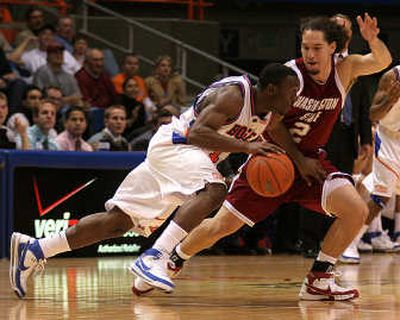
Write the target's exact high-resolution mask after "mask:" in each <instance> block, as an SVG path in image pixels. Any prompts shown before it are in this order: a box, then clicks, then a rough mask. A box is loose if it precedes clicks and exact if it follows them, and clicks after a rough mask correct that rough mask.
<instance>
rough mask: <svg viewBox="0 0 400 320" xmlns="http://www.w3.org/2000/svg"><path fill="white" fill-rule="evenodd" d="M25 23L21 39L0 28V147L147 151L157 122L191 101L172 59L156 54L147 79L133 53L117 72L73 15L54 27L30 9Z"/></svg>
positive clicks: (167, 117)
mask: <svg viewBox="0 0 400 320" xmlns="http://www.w3.org/2000/svg"><path fill="white" fill-rule="evenodd" d="M25 20H26V21H25V23H26V27H25V29H23V30H21V31H20V32H19V33H18V34H16V35H15V37H10V35H9V34H8V33H7V32H6V31H4V32H2V31H3V30H0V148H7V149H10V148H15V149H22V150H37V149H42V150H65V151H96V150H109V151H130V150H146V149H147V144H148V142H149V140H150V138H151V137H152V135H153V133H154V132H155V131H156V130H157V128H158V126H160V125H161V124H164V123H169V122H170V121H171V119H172V117H173V116H179V114H180V113H181V111H182V109H183V108H184V107H185V106H186V103H187V96H186V85H185V82H184V81H183V79H182V77H181V76H180V75H179V74H178V73H177V72H175V71H174V69H173V61H172V59H171V57H169V56H167V55H164V56H160V57H158V59H157V60H156V62H155V66H154V72H153V73H152V74H150V75H148V76H147V77H142V76H141V75H140V59H139V57H138V55H137V54H135V53H129V54H126V55H125V56H124V57H123V59H122V61H121V64H120V68H119V70H118V72H115V70H113V72H111V71H110V70H111V69H112V68H108V65H107V55H106V54H105V51H104V50H101V49H99V48H93V47H91V46H90V43H89V41H88V39H86V38H85V37H82V36H79V35H77V34H76V32H75V28H74V21H73V19H72V18H71V17H69V16H61V17H59V18H58V21H57V23H56V25H51V24H49V23H48V22H47V21H46V18H45V15H44V12H43V10H41V9H40V8H38V7H32V8H30V9H29V10H28V11H27V12H26V16H25Z"/></svg>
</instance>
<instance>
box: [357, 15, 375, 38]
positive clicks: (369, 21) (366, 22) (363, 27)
mask: <svg viewBox="0 0 400 320" xmlns="http://www.w3.org/2000/svg"><path fill="white" fill-rule="evenodd" d="M357 23H358V27H359V29H360V33H361V36H362V37H363V38H364V40H365V41H368V42H370V41H372V40H374V39H376V38H377V37H378V34H379V31H380V30H379V28H378V20H377V19H376V17H373V18H372V17H370V16H369V14H368V13H364V19H363V18H362V17H361V16H357Z"/></svg>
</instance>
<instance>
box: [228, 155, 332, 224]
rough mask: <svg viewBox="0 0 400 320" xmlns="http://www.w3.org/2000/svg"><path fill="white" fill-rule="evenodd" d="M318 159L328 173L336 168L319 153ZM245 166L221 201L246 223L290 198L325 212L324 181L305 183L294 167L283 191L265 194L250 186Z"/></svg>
mask: <svg viewBox="0 0 400 320" xmlns="http://www.w3.org/2000/svg"><path fill="white" fill-rule="evenodd" d="M319 161H320V162H321V165H322V166H323V168H324V169H325V170H326V172H327V174H330V173H333V172H338V170H337V169H336V168H335V166H333V165H332V164H331V163H330V162H329V161H328V160H327V159H325V158H324V157H319ZM247 163H248V162H247ZM246 169H247V164H245V165H244V166H243V167H242V170H241V173H240V174H239V175H238V176H237V177H236V179H235V180H234V182H233V184H232V186H231V188H230V191H229V193H228V195H227V197H226V199H225V201H224V206H225V207H226V208H228V209H229V210H230V211H231V212H232V213H233V214H235V215H236V216H237V217H238V218H240V219H241V220H243V221H244V222H245V223H246V224H248V225H249V226H253V225H254V224H255V223H257V222H259V221H262V220H264V219H265V218H266V217H268V216H269V215H270V214H272V213H273V212H274V211H275V210H276V209H277V208H278V207H279V206H280V205H281V204H283V203H289V202H296V203H298V204H299V205H301V206H303V207H305V208H307V209H310V210H313V211H316V212H320V213H324V214H325V211H324V210H323V209H322V207H321V196H322V186H323V184H321V183H318V182H316V181H315V182H314V183H313V184H312V185H311V186H308V185H307V184H306V182H305V180H304V179H303V178H302V177H301V176H300V174H299V172H298V171H297V170H296V177H295V180H294V182H293V185H292V187H291V188H290V189H289V190H288V191H287V192H286V193H285V194H283V195H281V196H278V197H275V198H267V197H262V196H260V195H258V194H257V193H255V192H254V191H253V190H252V189H251V187H250V186H249V184H248V182H247V179H246Z"/></svg>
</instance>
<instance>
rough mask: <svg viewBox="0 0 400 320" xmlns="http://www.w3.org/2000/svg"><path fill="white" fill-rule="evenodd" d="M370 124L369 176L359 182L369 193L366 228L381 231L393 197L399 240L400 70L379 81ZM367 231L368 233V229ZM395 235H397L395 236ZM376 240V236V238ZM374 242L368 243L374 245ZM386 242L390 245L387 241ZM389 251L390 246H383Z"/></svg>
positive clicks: (354, 247) (354, 246)
mask: <svg viewBox="0 0 400 320" xmlns="http://www.w3.org/2000/svg"><path fill="white" fill-rule="evenodd" d="M370 118H371V121H374V122H377V128H376V131H375V152H374V159H373V162H372V172H371V173H370V174H369V175H368V176H367V177H366V178H365V179H363V181H362V185H363V186H364V188H365V189H366V190H367V191H368V192H369V194H368V193H367V194H364V197H365V198H366V201H367V202H368V208H369V216H368V218H367V221H366V224H373V225H372V228H371V229H375V231H377V233H379V232H381V231H382V223H381V221H380V220H381V217H380V213H381V211H382V210H383V209H385V208H386V206H387V205H388V203H389V200H390V199H391V198H392V197H393V195H396V200H395V205H394V210H395V215H394V218H395V235H394V240H395V242H396V240H397V238H398V237H399V236H400V66H399V65H398V66H395V67H393V68H392V69H390V70H389V71H387V72H386V73H385V74H384V75H383V76H382V78H381V79H380V81H379V86H378V91H377V92H376V94H375V96H374V99H373V101H372V105H371V109H370ZM369 230H370V229H369ZM396 232H397V234H396ZM361 236H362V234H361V233H360V234H359V235H358V237H356V238H355V239H354V241H353V242H352V244H351V245H350V246H349V247H348V248H347V250H346V251H345V253H346V252H349V253H350V254H351V256H358V259H355V260H354V263H358V262H359V260H360V258H359V255H358V251H357V244H358V242H359V240H360V238H361ZM375 236H379V234H377V235H375ZM373 240H374V239H371V241H373ZM386 241H387V242H389V243H390V242H391V241H390V239H389V238H388V239H387V240H386ZM391 244H392V250H391V251H392V252H393V251H398V250H399V246H398V245H397V244H396V243H391ZM385 248H389V246H385Z"/></svg>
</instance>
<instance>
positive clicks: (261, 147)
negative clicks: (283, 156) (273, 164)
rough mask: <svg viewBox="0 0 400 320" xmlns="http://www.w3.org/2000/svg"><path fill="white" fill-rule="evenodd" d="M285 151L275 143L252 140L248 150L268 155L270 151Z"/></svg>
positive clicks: (252, 152)
mask: <svg viewBox="0 0 400 320" xmlns="http://www.w3.org/2000/svg"><path fill="white" fill-rule="evenodd" d="M271 152H273V153H285V150H283V149H282V148H280V147H279V146H277V145H276V144H273V143H268V142H265V141H262V142H251V143H249V144H248V146H247V152H246V153H250V154H260V155H263V156H265V155H267V154H268V153H271Z"/></svg>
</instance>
